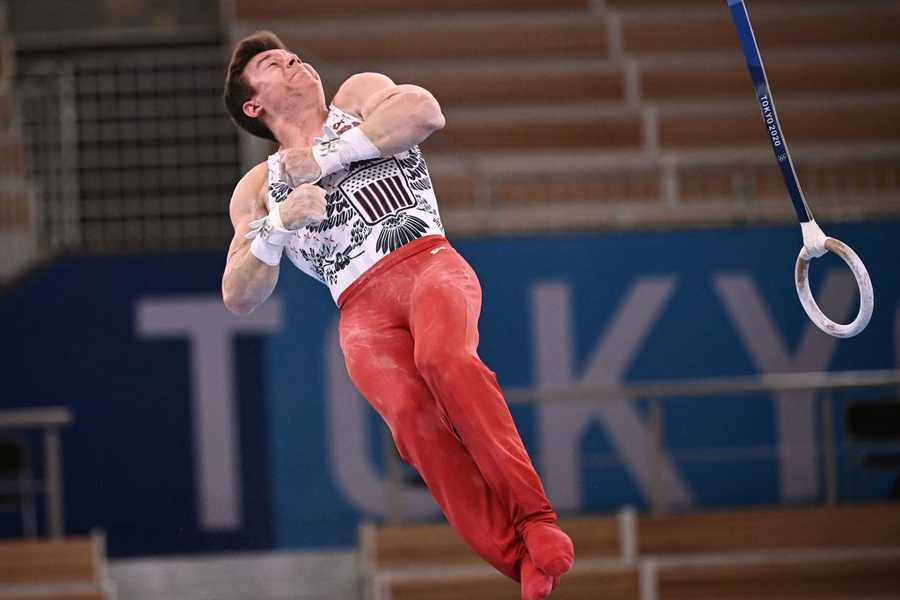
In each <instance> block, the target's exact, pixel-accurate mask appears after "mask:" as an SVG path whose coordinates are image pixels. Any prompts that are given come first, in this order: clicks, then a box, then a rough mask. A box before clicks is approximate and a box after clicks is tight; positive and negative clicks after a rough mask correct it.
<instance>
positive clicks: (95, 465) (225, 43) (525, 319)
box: [0, 0, 900, 600]
mask: <svg viewBox="0 0 900 600" xmlns="http://www.w3.org/2000/svg"><path fill="white" fill-rule="evenodd" d="M748 4H749V9H750V12H751V15H752V17H753V22H754V26H755V28H756V33H757V37H758V39H759V42H760V45H761V48H762V52H763V56H764V58H765V60H766V65H767V69H768V73H769V77H770V80H771V83H772V89H773V92H774V95H775V97H776V98H777V99H778V108H779V111H780V113H779V114H780V117H781V121H782V125H783V127H784V132H785V135H786V137H787V139H788V140H789V143H790V144H791V149H792V152H793V157H794V160H795V163H796V165H797V169H798V173H799V176H800V180H801V183H802V184H803V187H804V189H805V192H806V194H807V197H808V199H809V202H810V204H811V206H812V209H813V211H814V213H815V215H816V217H817V220H818V221H819V223H820V224H821V225H822V226H823V228H824V229H825V231H826V232H827V233H828V234H829V235H832V236H834V237H838V238H840V239H842V240H844V241H845V242H847V243H848V244H850V245H851V246H853V248H854V249H855V250H856V251H857V253H858V254H859V255H860V256H861V257H862V259H863V260H864V261H865V262H866V265H867V267H868V269H869V272H870V274H871V277H872V281H873V283H874V287H875V291H876V308H875V314H874V316H873V318H872V321H871V324H870V325H869V327H868V329H867V330H866V331H865V332H863V333H862V334H861V335H859V336H858V337H856V338H853V339H847V340H837V339H834V338H830V337H828V336H826V335H825V334H823V333H821V332H820V331H819V330H818V329H816V328H815V326H813V325H812V323H811V322H810V321H809V320H808V318H807V317H806V315H805V314H804V312H803V310H802V307H801V306H800V303H799V302H798V300H797V296H796V292H795V290H794V285H793V267H794V261H795V260H796V256H797V252H798V251H799V250H800V247H801V236H800V232H799V228H798V227H797V224H796V219H795V217H794V213H793V209H792V207H791V204H790V202H789V198H788V195H787V193H786V191H785V189H784V184H783V181H782V179H781V175H780V172H779V170H778V167H777V163H776V162H775V161H774V160H773V157H772V153H771V148H770V146H769V145H768V140H767V135H766V132H765V130H764V128H763V126H762V124H761V123H760V116H759V109H758V107H757V105H756V103H755V101H754V97H753V92H752V86H751V82H750V78H749V76H748V73H747V70H746V66H745V64H744V62H743V58H742V55H741V54H740V51H739V47H738V42H737V37H736V34H735V32H734V28H733V25H732V23H731V20H730V16H729V14H728V10H727V6H726V2H725V1H724V0H329V1H326V0H305V1H298V0H269V1H266V2H263V1H259V0H190V1H180V2H179V1H177V0H78V1H75V0H5V1H3V2H0V13H2V15H0V326H2V331H3V338H2V339H3V344H2V356H0V365H2V367H0V369H2V374H3V379H2V381H3V392H2V394H0V398H2V400H0V538H2V539H3V540H4V541H2V542H0V597H2V598H15V599H19V598H26V597H27V598H41V599H43V600H64V599H76V598H77V599H78V600H87V599H91V600H99V599H107V600H110V599H113V598H120V599H122V600H175V599H185V600H188V599H190V600H289V599H304V600H306V599H316V600H338V599H340V600H357V599H358V600H363V599H366V600H368V599H377V600H418V599H425V598H429V599H438V600H442V599H450V598H454V599H457V600H459V599H472V600H479V599H482V598H483V599H505V598H509V599H515V598H517V597H518V595H517V594H518V590H517V587H516V585H515V584H513V583H511V582H509V581H506V580H504V579H503V578H502V577H500V576H499V575H496V574H494V573H492V572H491V570H490V569H489V568H488V567H486V566H485V565H483V564H481V563H480V562H479V561H478V560H477V559H476V558H475V557H474V556H473V555H471V554H470V553H469V551H468V550H467V549H466V548H464V547H463V546H462V545H461V542H459V541H458V539H457V538H456V537H455V534H454V533H453V532H452V531H450V530H449V529H447V528H446V527H445V526H443V525H442V518H441V516H440V514H439V512H438V510H437V508H436V506H435V504H434V503H433V501H432V500H431V499H430V496H429V494H428V491H427V489H425V488H424V486H423V485H422V483H421V481H420V480H419V479H418V477H417V476H416V474H415V473H414V472H413V471H412V470H410V469H409V468H408V467H406V466H405V465H403V464H402V463H401V462H400V461H399V458H398V457H397V455H396V452H395V450H394V448H393V444H392V442H391V440H390V437H389V435H385V430H384V428H383V427H382V425H381V424H380V421H379V420H378V419H377V417H376V415H375V413H374V411H372V410H371V409H370V408H369V407H368V405H367V404H366V403H365V401H364V400H363V399H362V398H361V397H360V396H359V395H358V394H357V393H356V392H355V390H354V388H353V386H352V384H351V383H350V381H349V379H348V377H347V374H346V371H345V369H344V366H343V361H342V356H341V353H340V348H339V347H338V344H337V339H336V319H337V310H336V309H335V307H334V304H333V303H332V301H331V299H330V297H329V295H328V294H327V293H326V292H325V290H324V289H321V287H320V286H319V284H317V283H315V282H314V281H312V280H311V279H309V278H306V277H305V276H303V275H302V274H300V273H299V272H297V271H296V270H293V269H291V268H290V267H289V266H287V265H286V266H285V268H283V269H282V275H281V280H280V282H279V284H278V288H277V289H276V293H275V295H274V296H273V297H272V298H271V299H270V300H269V301H267V302H266V303H265V304H264V305H262V306H261V307H260V308H259V309H258V310H257V311H255V312H254V313H252V314H251V315H249V316H247V317H243V318H239V317H236V316H233V315H231V314H230V313H228V312H227V311H226V310H225V309H224V307H223V305H222V302H221V297H220V293H219V285H220V279H221V274H222V270H223V267H224V262H225V256H226V250H227V247H228V243H229V241H230V239H231V236H232V234H233V232H232V229H231V225H230V222H229V219H228V211H227V208H228V201H229V198H230V196H231V192H232V190H233V188H234V185H235V183H236V182H237V180H238V179H239V177H240V176H241V175H242V173H243V172H245V171H246V170H247V169H248V168H249V167H251V166H252V165H254V164H256V163H257V162H259V161H260V160H263V159H264V158H265V156H266V155H267V154H268V153H269V152H272V151H273V148H272V147H271V146H270V145H269V144H268V143H265V142H261V141H259V140H255V139H252V138H251V137H249V136H246V135H244V134H242V133H239V132H238V131H237V130H236V128H235V127H234V126H233V125H232V124H231V122H230V121H229V119H228V117H227V115H226V113H225V111H224V108H223V105H222V101H221V93H222V87H223V82H224V76H225V66H226V64H227V61H228V57H229V55H230V52H231V49H232V47H233V45H234V43H235V42H236V41H237V40H238V39H240V38H241V37H243V36H244V35H247V34H249V33H251V32H253V31H255V30H257V29H271V30H273V31H275V32H276V33H278V34H279V35H280V36H281V37H282V39H284V40H285V42H286V43H287V44H288V45H289V46H290V47H291V48H292V49H293V50H295V51H297V52H298V53H299V54H300V55H301V57H302V58H303V59H304V60H305V61H307V62H310V63H312V64H313V65H314V66H315V67H316V68H317V69H318V71H319V72H320V73H321V74H322V76H323V81H324V84H325V91H326V96H328V97H329V98H330V97H331V95H333V94H334V92H335V91H336V89H337V87H338V86H339V85H340V83H341V82H342V81H343V80H344V79H345V78H346V77H347V76H349V75H351V74H353V73H356V72H360V71H379V72H383V73H385V74H387V75H389V76H390V77H392V78H393V79H394V80H395V81H396V82H398V83H417V84H419V85H422V86H423V87H426V88H427V89H429V90H431V91H432V92H433V93H434V95H435V96H436V97H437V99H438V100H439V101H440V102H441V104H442V106H443V109H444V112H445V114H446V116H447V127H446V128H445V129H444V130H443V131H441V132H440V133H438V134H437V135H435V136H434V137H433V138H432V139H429V140H428V141H427V142H426V143H425V144H423V150H424V152H425V155H426V158H427V159H428V161H429V166H430V169H431V173H432V176H433V179H434V183H435V187H436V192H437V195H438V199H439V203H440V208H441V212H442V217H443V221H444V223H445V226H446V228H447V232H448V237H449V238H450V239H451V240H452V241H453V243H454V245H455V246H456V247H457V248H458V249H459V250H460V252H461V253H462V254H463V255H464V256H465V257H466V258H467V259H468V260H469V261H470V262H471V263H472V264H473V266H474V267H475V269H476V271H477V272H478V273H479V276H480V279H481V281H482V285H483V288H484V309H483V314H482V320H481V334H482V341H481V347H480V354H481V356H482V358H483V359H484V360H485V362H486V363H487V364H488V365H489V366H490V367H491V368H492V369H493V370H495V371H496V372H497V374H498V377H499V379H500V382H501V384H502V385H503V386H504V388H505V389H506V390H507V392H508V400H509V401H510V403H511V408H512V411H513V415H514V417H515V419H516V422H517V424H518V426H519V428H520V430H521V432H522V435H523V438H524V439H525V442H526V445H527V446H528V448H529V450H530V452H531V454H532V457H533V459H534V462H535V465H536V466H537V468H538V470H539V471H540V472H541V474H542V477H543V479H544V483H545V486H546V488H547V492H548V495H549V496H550V498H551V499H552V500H553V502H554V504H555V506H556V508H557V510H558V512H559V513H560V514H561V516H562V517H563V518H564V523H563V526H564V527H565V528H566V529H567V530H568V531H569V532H570V533H571V535H572V536H573V538H574V539H575V543H576V548H577V551H578V555H579V561H578V563H577V565H578V566H577V567H576V570H575V571H574V572H573V573H572V574H570V575H568V576H567V577H566V578H564V579H563V583H562V585H561V586H560V588H559V590H558V591H557V592H555V593H554V595H553V596H552V597H553V598H558V599H560V600H565V599H571V600H579V599H588V598H591V599H593V598H609V599H621V600H630V599H634V600H637V599H640V600H653V599H656V598H660V599H665V600H670V599H682V600H687V599H698V600H699V599H710V598H730V599H734V600H739V599H744V598H747V599H750V598H754V599H755V598H759V597H762V596H764V597H767V598H770V599H781V598H785V599H787V598H791V599H793V598H817V599H821V598H829V599H831V598H834V599H838V598H840V599H851V598H853V599H859V598H871V599H875V598H878V599H882V598H885V599H886V598H900V591H898V590H900V505H898V504H897V498H898V497H900V480H898V476H900V443H898V442H900V404H898V386H900V377H898V375H900V373H898V371H897V369H898V365H900V277H898V275H897V269H898V267H897V265H898V263H900V247H898V245H897V243H896V241H897V239H898V238H900V5H898V3H897V2H895V1H886V0H858V1H856V2H842V1H837V0H817V1H815V2H813V1H806V0H790V1H789V2H784V1H781V2H777V1H770V0H749V1H748ZM811 281H812V284H813V288H814V289H815V291H816V295H817V298H818V299H819V302H820V304H821V305H822V306H823V308H825V309H826V312H827V313H828V314H829V315H831V316H832V318H834V319H835V320H838V321H843V322H847V321H849V320H851V319H852V318H853V316H854V315H855V314H856V311H857V307H858V299H857V292H856V284H855V282H854V281H853V279H852V277H851V275H850V273H849V271H848V270H846V268H845V267H844V266H843V264H842V263H841V262H840V261H839V260H838V259H836V258H834V257H833V256H826V257H823V258H822V259H819V260H817V261H815V262H814V264H813V267H812V275H811Z"/></svg>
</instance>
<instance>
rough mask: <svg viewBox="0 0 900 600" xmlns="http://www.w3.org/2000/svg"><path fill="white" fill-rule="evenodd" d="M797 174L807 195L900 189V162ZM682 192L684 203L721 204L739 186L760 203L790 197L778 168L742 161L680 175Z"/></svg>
mask: <svg viewBox="0 0 900 600" xmlns="http://www.w3.org/2000/svg"><path fill="white" fill-rule="evenodd" d="M796 167H797V174H798V176H799V177H800V181H802V182H803V189H804V191H805V192H806V193H807V195H811V196H815V197H817V200H816V204H817V206H819V205H821V204H822V200H821V199H820V198H821V196H825V195H834V194H847V193H855V194H857V195H860V194H890V193H894V192H895V191H896V190H897V189H898V188H900V160H894V161H888V160H868V161H867V160H864V159H857V160H853V161H847V162H839V163H837V164H835V163H834V162H826V163H808V162H803V163H798V164H797V165H796ZM678 175H679V179H678V181H679V184H678V186H679V192H680V198H681V200H682V201H683V202H702V201H707V200H721V199H723V198H732V197H734V195H735V185H744V186H750V189H752V190H753V194H754V196H755V197H756V198H757V199H758V200H762V199H765V198H772V197H778V198H779V200H780V199H781V197H783V196H785V194H787V191H786V190H785V187H784V179H783V178H782V175H781V171H780V170H779V169H778V167H777V165H776V164H775V163H774V162H772V163H771V164H769V165H764V166H748V165H746V164H745V163H742V162H741V161H740V160H737V161H735V162H732V163H729V164H724V165H719V166H715V167H710V166H702V165H701V166H697V167H695V168H685V169H683V170H682V171H680V172H679V174H678Z"/></svg>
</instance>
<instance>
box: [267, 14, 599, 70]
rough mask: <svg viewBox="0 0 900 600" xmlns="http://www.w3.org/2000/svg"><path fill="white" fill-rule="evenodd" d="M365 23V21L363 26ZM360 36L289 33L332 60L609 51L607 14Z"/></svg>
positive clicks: (292, 43)
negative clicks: (604, 15)
mask: <svg viewBox="0 0 900 600" xmlns="http://www.w3.org/2000/svg"><path fill="white" fill-rule="evenodd" d="M357 27H359V26H357ZM356 34H357V35H352V34H351V36H349V37H348V36H345V35H334V34H333V33H332V32H330V31H309V32H306V33H303V34H292V33H285V34H284V35H283V36H282V39H283V40H284V42H285V44H287V45H288V46H289V47H290V48H293V49H294V50H296V51H298V52H299V53H301V55H303V54H304V53H309V54H310V56H312V57H313V58H309V60H313V61H314V60H320V61H326V62H365V63H367V64H370V63H378V62H386V61H399V62H402V61H426V60H436V61H440V60H460V59H465V58H480V59H486V58H491V57H507V58H509V57H523V56H533V55H535V54H540V55H541V56H543V57H545V58H546V57H550V56H577V55H582V56H592V57H594V58H600V57H602V56H603V55H605V53H606V51H607V27H606V22H605V20H604V19H602V18H597V17H591V18H575V17H571V18H568V19H550V20H546V21H545V20H540V21H529V22H520V21H509V22H501V23H497V22H477V21H476V22H473V23H457V22H442V23H439V24H432V25H430V26H425V25H422V26H419V27H415V28H403V27H399V28H393V27H392V28H389V29H385V28H368V29H361V30H359V31H357V32H356Z"/></svg>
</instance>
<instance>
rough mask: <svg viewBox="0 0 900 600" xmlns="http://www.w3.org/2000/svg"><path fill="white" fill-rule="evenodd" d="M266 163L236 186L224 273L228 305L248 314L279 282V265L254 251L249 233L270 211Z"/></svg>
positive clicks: (224, 288) (237, 311)
mask: <svg viewBox="0 0 900 600" xmlns="http://www.w3.org/2000/svg"><path fill="white" fill-rule="evenodd" d="M267 177H268V168H267V166H266V163H261V164H259V165H256V166H255V167H254V168H253V169H251V170H250V171H249V172H248V173H247V174H246V175H244V177H242V178H241V180H240V181H239V182H238V184H237V186H236V187H235V188H234V194H232V196H231V205H230V207H229V213H230V214H231V223H232V225H233V226H234V239H233V240H232V241H231V246H230V247H229V248H228V260H227V262H226V263H225V274H224V275H223V276H222V299H223V300H224V301H225V307H226V308H228V310H230V311H231V312H233V313H234V314H236V315H246V314H249V313H250V312H252V311H253V309H255V308H256V307H257V306H259V305H260V304H262V303H263V302H264V301H265V300H266V298H268V297H269V296H270V295H271V294H272V290H274V289H275V284H276V283H278V265H277V264H276V265H275V266H271V265H268V264H266V263H264V262H263V261H262V260H260V259H258V258H257V257H256V256H254V255H253V254H252V253H251V252H250V243H251V240H249V239H247V238H246V237H245V234H246V233H247V232H248V231H250V223H251V222H252V221H255V220H257V219H260V218H262V217H265V216H266V214H267V213H268V210H267V209H266V202H265V196H264V193H265V184H266V181H267Z"/></svg>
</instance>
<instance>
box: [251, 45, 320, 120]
mask: <svg viewBox="0 0 900 600" xmlns="http://www.w3.org/2000/svg"><path fill="white" fill-rule="evenodd" d="M244 80H245V81H246V82H247V83H248V84H250V87H252V88H253V89H254V91H255V92H256V93H255V94H254V95H253V98H251V99H250V100H248V101H247V102H245V103H244V112H245V113H246V114H247V115H249V116H251V117H259V116H261V115H262V114H263V113H266V112H267V113H269V114H271V115H274V116H279V115H284V114H287V113H288V112H290V111H291V110H292V109H297V108H302V107H303V106H305V105H308V104H309V103H310V102H318V101H320V100H321V102H322V103H324V102H325V94H324V92H323V91H322V81H321V79H320V78H319V74H318V73H316V70H315V69H313V68H312V66H310V65H309V64H307V63H304V62H303V61H301V60H300V57H299V56H297V55H296V54H294V53H293V52H290V51H288V50H280V49H274V50H266V51H265V52H260V53H259V54H257V55H256V56H254V57H253V58H252V59H250V62H249V63H247V66H246V67H244Z"/></svg>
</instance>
